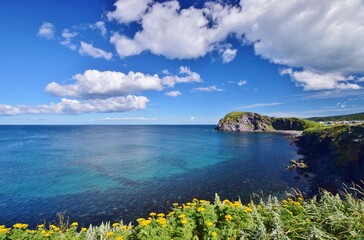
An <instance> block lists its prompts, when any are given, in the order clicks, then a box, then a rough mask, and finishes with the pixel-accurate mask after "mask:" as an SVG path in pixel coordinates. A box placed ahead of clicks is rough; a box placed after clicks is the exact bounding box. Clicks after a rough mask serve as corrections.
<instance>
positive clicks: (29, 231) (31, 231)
mask: <svg viewBox="0 0 364 240" xmlns="http://www.w3.org/2000/svg"><path fill="white" fill-rule="evenodd" d="M25 232H26V233H30V234H34V233H36V232H37V231H35V230H29V229H27V230H26V231H25Z"/></svg>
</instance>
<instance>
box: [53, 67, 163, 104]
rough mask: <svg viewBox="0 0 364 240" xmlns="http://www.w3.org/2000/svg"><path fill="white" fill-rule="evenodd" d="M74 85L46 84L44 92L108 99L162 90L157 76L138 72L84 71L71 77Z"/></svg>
mask: <svg viewBox="0 0 364 240" xmlns="http://www.w3.org/2000/svg"><path fill="white" fill-rule="evenodd" d="M72 79H73V80H74V83H71V84H65V85H60V84H58V83H56V82H52V83H50V84H48V86H47V87H46V92H48V93H51V94H52V95H54V96H60V97H66V96H68V97H77V98H90V97H95V96H96V97H110V96H120V95H126V94H130V93H137V92H141V91H147V90H157V91H160V90H162V89H163V86H162V82H161V79H160V78H159V77H158V75H146V74H143V73H140V72H129V73H128V74H124V73H122V72H113V71H104V72H101V71H98V70H86V71H85V72H84V73H83V74H76V75H74V76H73V77H72Z"/></svg>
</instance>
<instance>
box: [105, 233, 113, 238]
mask: <svg viewBox="0 0 364 240" xmlns="http://www.w3.org/2000/svg"><path fill="white" fill-rule="evenodd" d="M114 234H115V233H114V232H108V233H106V237H107V238H109V237H112V236H114Z"/></svg>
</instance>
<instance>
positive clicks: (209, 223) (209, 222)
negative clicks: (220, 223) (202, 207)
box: [206, 221, 214, 227]
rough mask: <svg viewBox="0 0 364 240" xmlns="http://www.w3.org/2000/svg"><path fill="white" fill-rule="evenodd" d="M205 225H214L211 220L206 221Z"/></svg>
mask: <svg viewBox="0 0 364 240" xmlns="http://www.w3.org/2000/svg"><path fill="white" fill-rule="evenodd" d="M206 225H207V226H209V227H211V226H212V225H214V224H213V223H212V222H211V221H208V222H207V223H206Z"/></svg>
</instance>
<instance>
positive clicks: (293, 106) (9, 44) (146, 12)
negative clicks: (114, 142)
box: [0, 0, 364, 124]
mask: <svg viewBox="0 0 364 240" xmlns="http://www.w3.org/2000/svg"><path fill="white" fill-rule="evenodd" d="M0 9H1V10H0V11H1V14H0V20H1V21H0V29H1V30H2V34H1V37H0V50H1V53H2V54H1V55H0V63H1V65H0V66H1V77H0V83H1V87H0V124H216V123H217V121H218V120H219V118H221V117H223V116H224V115H225V114H226V113H228V112H230V111H251V112H258V113H261V114H266V115H271V116H296V117H311V116H325V115H339V114H349V113H356V112H363V111H364V105H363V103H364V91H363V87H364V77H363V74H364V44H362V40H363V39H364V14H363V12H364V3H363V1H361V0H347V1H341V0H330V1H329V0H324V1H320V2H317V1H315V0H306V1H300V0H284V1H282V0H280V1H278V0H259V1H257V0H241V1H240V2H239V1H210V2H208V1H182V0H180V1H156V0H116V1H115V0H78V1H71V0H65V1H46V0H33V1H26V0H19V1H10V0H5V1H1V2H0Z"/></svg>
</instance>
